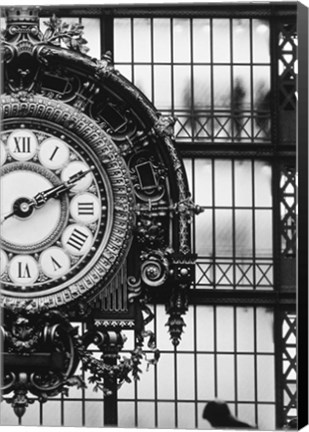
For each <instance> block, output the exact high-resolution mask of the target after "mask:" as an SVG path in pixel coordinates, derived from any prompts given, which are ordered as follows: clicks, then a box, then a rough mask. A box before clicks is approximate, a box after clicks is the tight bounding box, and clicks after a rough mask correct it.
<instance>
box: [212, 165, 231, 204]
mask: <svg viewBox="0 0 309 432" xmlns="http://www.w3.org/2000/svg"><path fill="white" fill-rule="evenodd" d="M214 168H215V180H214V181H215V186H216V187H215V205H216V206H224V207H227V206H231V205H232V162H231V161H230V160H216V161H215V166H214Z"/></svg>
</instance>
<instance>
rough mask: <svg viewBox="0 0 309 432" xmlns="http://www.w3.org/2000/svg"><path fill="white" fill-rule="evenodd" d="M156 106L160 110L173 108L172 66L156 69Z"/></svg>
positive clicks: (156, 67) (157, 67)
mask: <svg viewBox="0 0 309 432" xmlns="http://www.w3.org/2000/svg"><path fill="white" fill-rule="evenodd" d="M154 90H155V93H154V104H155V105H156V108H158V109H170V107H171V68H170V66H155V67H154Z"/></svg>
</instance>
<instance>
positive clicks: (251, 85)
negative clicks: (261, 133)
mask: <svg viewBox="0 0 309 432" xmlns="http://www.w3.org/2000/svg"><path fill="white" fill-rule="evenodd" d="M249 23H250V26H249V30H250V34H249V40H250V99H251V100H250V113H251V142H252V143H254V111H253V102H254V91H253V81H254V79H253V29H252V18H250V20H249Z"/></svg>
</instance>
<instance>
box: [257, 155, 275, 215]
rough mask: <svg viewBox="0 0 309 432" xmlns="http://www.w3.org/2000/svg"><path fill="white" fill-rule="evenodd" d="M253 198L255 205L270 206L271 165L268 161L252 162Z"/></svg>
mask: <svg viewBox="0 0 309 432" xmlns="http://www.w3.org/2000/svg"><path fill="white" fill-rule="evenodd" d="M254 192H255V194H254V199H255V205H256V207H271V206H272V192H271V166H270V164H269V163H268V162H264V161H255V162H254Z"/></svg>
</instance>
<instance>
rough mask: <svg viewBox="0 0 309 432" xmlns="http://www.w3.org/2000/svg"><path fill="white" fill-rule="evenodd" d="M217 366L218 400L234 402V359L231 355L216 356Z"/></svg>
mask: <svg viewBox="0 0 309 432" xmlns="http://www.w3.org/2000/svg"><path fill="white" fill-rule="evenodd" d="M217 365H218V368H217V379H218V398H219V399H223V400H234V398H235V372H234V357H233V356H232V355H224V354H222V355H218V356H217ZM229 406H230V404H229ZM230 408H231V406H230Z"/></svg>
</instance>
